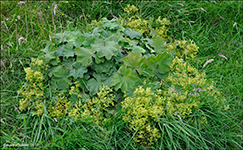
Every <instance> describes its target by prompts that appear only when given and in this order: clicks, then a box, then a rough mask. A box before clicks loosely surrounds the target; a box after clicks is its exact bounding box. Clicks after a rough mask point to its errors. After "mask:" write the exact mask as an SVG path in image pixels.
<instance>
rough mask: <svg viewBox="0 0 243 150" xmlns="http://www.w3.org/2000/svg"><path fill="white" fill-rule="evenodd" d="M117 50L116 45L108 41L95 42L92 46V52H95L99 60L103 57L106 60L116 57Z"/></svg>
mask: <svg viewBox="0 0 243 150" xmlns="http://www.w3.org/2000/svg"><path fill="white" fill-rule="evenodd" d="M118 48H119V46H118V43H115V42H114V41H108V40H96V41H95V43H94V44H93V45H92V50H93V51H97V56H98V57H99V58H100V57H103V56H104V57H105V58H106V59H107V60H110V59H111V57H112V56H116V55H118Z"/></svg>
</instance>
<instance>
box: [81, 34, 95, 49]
mask: <svg viewBox="0 0 243 150" xmlns="http://www.w3.org/2000/svg"><path fill="white" fill-rule="evenodd" d="M85 37H86V39H85V40H84V41H83V46H84V47H91V44H93V43H94V41H95V36H94V35H92V34H89V33H85Z"/></svg>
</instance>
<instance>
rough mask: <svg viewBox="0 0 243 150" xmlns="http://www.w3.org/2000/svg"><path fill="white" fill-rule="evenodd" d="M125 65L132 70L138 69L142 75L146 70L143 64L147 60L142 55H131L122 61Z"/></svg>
mask: <svg viewBox="0 0 243 150" xmlns="http://www.w3.org/2000/svg"><path fill="white" fill-rule="evenodd" d="M122 61H123V62H124V64H125V65H126V66H128V67H130V68H132V69H136V70H137V71H138V72H139V73H140V74H141V73H142V71H143V70H144V68H143V66H142V64H143V63H145V62H146V61H147V60H146V58H142V54H141V53H137V54H133V53H129V54H128V55H127V56H126V57H124V58H123V59H122Z"/></svg>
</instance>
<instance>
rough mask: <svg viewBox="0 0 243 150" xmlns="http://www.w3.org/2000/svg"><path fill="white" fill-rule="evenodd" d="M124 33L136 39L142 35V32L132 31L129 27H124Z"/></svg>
mask: <svg viewBox="0 0 243 150" xmlns="http://www.w3.org/2000/svg"><path fill="white" fill-rule="evenodd" d="M124 34H125V35H126V36H129V37H130V38H131V39H134V38H136V39H141V38H142V36H143V34H142V33H140V32H137V31H134V30H132V29H130V28H128V29H126V30H125V32H124Z"/></svg>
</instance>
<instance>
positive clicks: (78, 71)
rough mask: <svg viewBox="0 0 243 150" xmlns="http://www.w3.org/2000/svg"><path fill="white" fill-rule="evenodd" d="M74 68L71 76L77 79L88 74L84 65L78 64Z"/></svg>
mask: <svg viewBox="0 0 243 150" xmlns="http://www.w3.org/2000/svg"><path fill="white" fill-rule="evenodd" d="M73 66H74V68H72V70H71V72H70V75H72V76H73V77H74V78H75V79H77V78H78V77H79V78H83V75H84V73H86V72H88V69H87V68H86V67H84V66H82V63H80V62H76V63H75V64H74V65H73Z"/></svg>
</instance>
